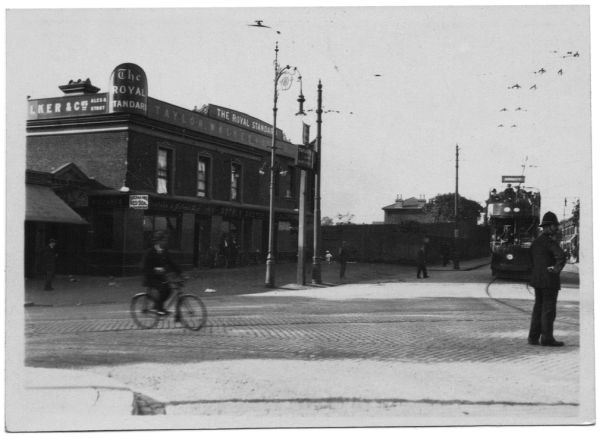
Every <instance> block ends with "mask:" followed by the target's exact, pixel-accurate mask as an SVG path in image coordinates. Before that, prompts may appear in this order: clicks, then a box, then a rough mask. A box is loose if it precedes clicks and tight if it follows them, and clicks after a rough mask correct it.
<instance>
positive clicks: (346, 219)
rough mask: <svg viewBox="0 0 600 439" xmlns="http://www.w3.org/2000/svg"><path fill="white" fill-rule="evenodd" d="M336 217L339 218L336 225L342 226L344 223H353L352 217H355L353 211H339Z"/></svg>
mask: <svg viewBox="0 0 600 439" xmlns="http://www.w3.org/2000/svg"><path fill="white" fill-rule="evenodd" d="M335 217H336V219H337V221H336V222H335V225H336V226H340V225H342V224H353V222H352V219H353V218H354V214H352V213H349V212H347V213H338V214H337V215H336V216H335Z"/></svg>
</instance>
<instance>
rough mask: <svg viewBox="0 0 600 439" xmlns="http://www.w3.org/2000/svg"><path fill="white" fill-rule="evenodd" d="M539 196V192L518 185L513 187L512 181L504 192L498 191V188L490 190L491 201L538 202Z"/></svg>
mask: <svg viewBox="0 0 600 439" xmlns="http://www.w3.org/2000/svg"><path fill="white" fill-rule="evenodd" d="M537 197H538V194H537V192H533V191H528V190H525V189H524V188H522V187H521V186H517V187H516V189H515V188H513V187H512V185H511V184H510V183H508V184H507V185H506V189H504V190H503V191H502V192H498V191H497V190H496V188H493V189H492V190H491V191H490V198H489V201H490V202H494V201H508V202H517V203H519V202H522V203H526V204H536V198H537Z"/></svg>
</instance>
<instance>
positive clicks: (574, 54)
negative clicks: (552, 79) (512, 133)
mask: <svg viewBox="0 0 600 439" xmlns="http://www.w3.org/2000/svg"><path fill="white" fill-rule="evenodd" d="M551 53H554V54H558V51H557V50H553V51H551ZM561 56H562V58H579V52H578V51H568V52H566V53H565V54H564V55H561ZM547 73H548V70H546V68H544V67H541V68H540V69H538V70H536V71H534V72H533V74H534V75H537V76H538V77H541V76H542V75H545V74H547ZM564 73H565V71H564V69H563V68H562V67H561V68H560V69H559V70H557V71H556V75H557V76H563V75H564ZM507 88H508V89H509V90H519V89H520V88H523V87H522V86H521V84H519V83H518V82H517V83H515V84H513V85H509V86H508V87H507ZM537 88H538V86H537V82H535V83H533V84H531V85H530V86H529V90H533V91H535V90H537ZM505 111H506V112H507V111H510V110H509V109H508V108H506V107H502V108H501V109H500V112H505ZM513 111H515V112H516V111H527V110H526V109H525V108H523V107H521V106H519V107H516V108H515V109H514V110H513ZM505 127H510V128H517V124H516V123H512V124H510V125H509V124H507V125H505V124H503V123H501V124H499V125H498V128H505Z"/></svg>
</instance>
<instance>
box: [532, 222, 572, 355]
mask: <svg viewBox="0 0 600 439" xmlns="http://www.w3.org/2000/svg"><path fill="white" fill-rule="evenodd" d="M553 224H554V225H558V220H557V218H556V215H554V214H553V213H552V212H547V213H546V214H545V215H544V217H543V220H542V223H541V224H540V226H541V227H544V226H549V225H553ZM531 258H532V264H533V267H532V273H531V281H530V284H531V286H532V287H533V288H534V289H535V304H534V305H533V312H532V314H531V326H530V329H529V337H528V342H529V344H534V345H537V344H542V345H543V346H562V345H563V344H564V343H562V342H559V341H556V340H555V339H554V335H553V330H554V318H555V317H556V300H557V298H558V291H559V290H560V272H561V270H562V269H563V267H564V266H565V263H566V258H565V254H564V252H563V251H562V250H561V248H560V246H559V245H558V243H557V242H556V241H555V240H554V239H553V238H552V237H551V234H549V233H547V231H545V232H544V233H542V235H540V236H539V237H538V238H536V239H535V241H533V244H532V246H531Z"/></svg>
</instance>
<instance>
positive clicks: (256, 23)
mask: <svg viewBox="0 0 600 439" xmlns="http://www.w3.org/2000/svg"><path fill="white" fill-rule="evenodd" d="M262 22H263V20H254V23H255V24H249V25H248V26H254V27H266V28H269V29H270V28H271V26H265V25H264V24H262Z"/></svg>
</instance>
